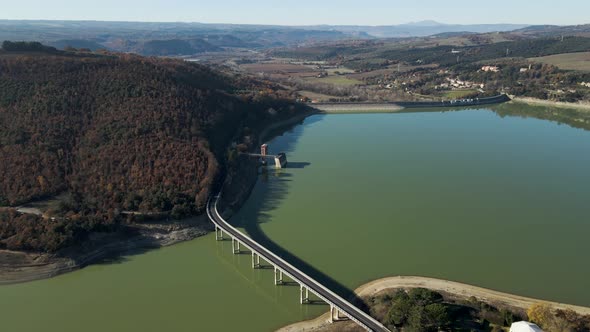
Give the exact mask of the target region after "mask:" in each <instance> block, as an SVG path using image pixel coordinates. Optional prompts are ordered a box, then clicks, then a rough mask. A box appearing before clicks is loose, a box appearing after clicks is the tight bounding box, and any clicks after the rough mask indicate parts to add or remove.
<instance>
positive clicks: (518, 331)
mask: <svg viewBox="0 0 590 332" xmlns="http://www.w3.org/2000/svg"><path fill="white" fill-rule="evenodd" d="M510 332H543V330H541V328H540V327H538V326H537V325H536V324H533V323H530V322H525V321H521V322H516V323H512V325H511V326H510Z"/></svg>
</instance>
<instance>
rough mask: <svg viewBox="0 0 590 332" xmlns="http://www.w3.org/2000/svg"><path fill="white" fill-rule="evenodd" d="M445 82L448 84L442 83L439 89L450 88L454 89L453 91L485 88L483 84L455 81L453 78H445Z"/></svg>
mask: <svg viewBox="0 0 590 332" xmlns="http://www.w3.org/2000/svg"><path fill="white" fill-rule="evenodd" d="M447 81H448V83H442V84H440V85H439V86H438V87H439V88H441V89H452V88H454V89H473V88H478V89H483V88H484V87H485V84H483V83H474V82H470V81H463V80H460V79H455V78H448V77H447Z"/></svg>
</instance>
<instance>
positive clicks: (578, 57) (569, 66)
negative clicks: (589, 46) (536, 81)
mask: <svg viewBox="0 0 590 332" xmlns="http://www.w3.org/2000/svg"><path fill="white" fill-rule="evenodd" d="M529 60H531V61H534V62H541V63H546V64H550V65H554V66H557V67H558V68H559V69H563V70H578V71H588V72H590V52H578V53H564V54H556V55H549V56H544V57H540V58H529Z"/></svg>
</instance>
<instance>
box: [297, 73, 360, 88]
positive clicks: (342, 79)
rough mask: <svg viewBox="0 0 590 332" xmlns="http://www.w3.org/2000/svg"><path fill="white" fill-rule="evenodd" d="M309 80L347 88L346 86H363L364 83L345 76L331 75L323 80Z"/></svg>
mask: <svg viewBox="0 0 590 332" xmlns="http://www.w3.org/2000/svg"><path fill="white" fill-rule="evenodd" d="M309 80H310V81H311V82H317V83H328V84H334V85H345V86H346V85H357V84H363V82H362V81H359V80H356V79H353V78H349V77H346V76H345V75H330V76H327V77H322V78H311V79H309Z"/></svg>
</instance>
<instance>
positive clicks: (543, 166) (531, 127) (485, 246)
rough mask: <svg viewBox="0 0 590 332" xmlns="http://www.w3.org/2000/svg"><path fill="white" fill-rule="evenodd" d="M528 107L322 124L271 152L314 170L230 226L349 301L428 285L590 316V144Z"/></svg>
mask: <svg viewBox="0 0 590 332" xmlns="http://www.w3.org/2000/svg"><path fill="white" fill-rule="evenodd" d="M519 107H520V106H519V105H512V104H510V105H509V104H505V105H500V106H497V107H495V108H494V109H493V111H494V112H496V113H493V112H490V111H489V110H445V111H444V112H442V113H441V112H440V110H439V111H437V112H427V113H416V112H412V113H397V114H342V115H340V114H339V115H320V116H317V118H316V117H315V116H314V117H312V118H310V120H311V121H310V123H309V124H307V123H305V124H304V125H303V126H300V127H297V128H295V129H293V130H292V131H291V132H289V133H287V134H285V135H283V136H281V137H278V138H276V139H274V140H273V141H271V142H270V146H271V149H275V151H288V158H289V159H290V160H297V161H304V162H308V163H309V165H308V166H307V167H305V168H304V169H298V168H287V169H284V170H281V173H280V176H262V177H261V178H260V181H259V182H258V184H257V186H256V188H255V189H254V191H253V194H252V197H251V199H250V200H249V201H248V202H247V204H246V206H244V208H243V209H242V210H241V211H240V212H239V213H238V214H237V215H236V216H235V217H234V218H233V219H232V222H233V223H236V224H239V225H242V226H243V227H245V229H246V230H247V231H248V232H249V233H250V234H251V236H252V237H254V238H255V239H257V240H259V241H261V242H264V243H267V245H269V244H268V243H269V242H271V244H270V246H275V250H281V251H282V253H283V255H288V257H289V259H290V260H295V262H297V264H301V265H299V266H300V267H302V268H303V269H304V270H306V271H308V272H310V274H312V275H314V277H316V278H318V279H321V280H322V282H325V283H326V284H329V285H330V286H331V287H333V288H334V289H336V290H337V291H338V292H339V293H340V294H342V295H345V296H346V295H349V294H350V289H354V288H355V287H357V286H359V285H360V284H362V283H365V282H367V281H369V280H372V279H376V278H379V277H385V276H391V275H423V276H432V277H439V278H444V279H451V280H455V281H460V282H467V283H471V284H476V285H479V286H484V287H489V288H493V289H498V290H502V291H507V292H513V293H517V294H522V295H528V296H532V297H539V298H544V299H548V300H557V301H564V302H570V303H575V304H582V305H590V290H588V289H587V287H586V286H587V280H589V279H590V266H588V265H586V264H579V262H582V261H585V260H586V257H585V256H586V254H587V253H588V252H590V244H588V243H587V241H585V239H584V235H583V234H587V232H588V231H589V230H590V223H588V222H586V220H588V218H587V208H586V206H587V200H586V199H585V198H586V197H588V196H589V195H590V174H588V172H587V169H588V168H589V167H590V153H588V152H590V133H588V132H585V131H582V130H579V129H574V128H571V127H569V126H559V125H558V124H556V123H552V122H549V121H539V120H536V119H530V117H532V116H533V115H535V116H536V117H539V118H542V117H544V116H547V114H550V113H552V111H542V110H540V109H539V108H538V107H529V106H527V107H526V108H525V109H521V108H519ZM496 114H498V115H501V116H500V117H498V116H497V115H496ZM572 114H573V113H572ZM576 114H577V113H576ZM318 118H321V121H318ZM562 119H565V118H562ZM551 120H555V121H557V120H556V118H551ZM560 121H562V122H563V121H565V120H560ZM581 151H586V153H580V152H581ZM270 239H272V241H271V240H270ZM303 262H304V263H303ZM562 271H568V273H567V274H563V273H562ZM554 283H555V284H556V285H555V286H554V287H547V285H551V284H554Z"/></svg>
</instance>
